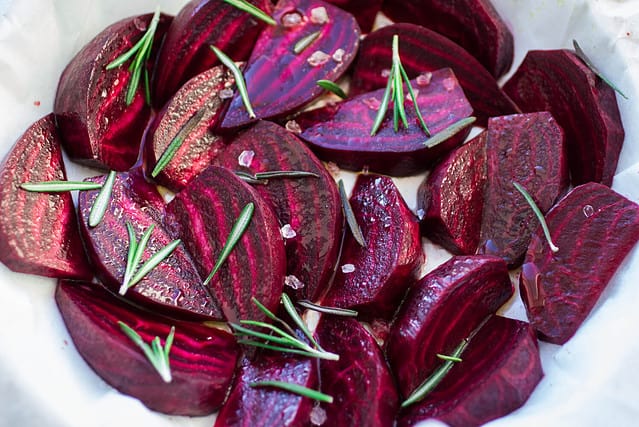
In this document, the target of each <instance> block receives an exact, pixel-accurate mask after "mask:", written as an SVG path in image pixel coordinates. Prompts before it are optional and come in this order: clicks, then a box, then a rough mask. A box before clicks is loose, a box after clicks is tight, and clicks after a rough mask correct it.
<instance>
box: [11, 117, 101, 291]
mask: <svg viewBox="0 0 639 427" xmlns="http://www.w3.org/2000/svg"><path fill="white" fill-rule="evenodd" d="M54 180H66V172H65V169H64V163H63V161H62V150H61V149H60V137H59V136H58V131H57V129H56V127H55V122H54V118H53V115H52V114H49V115H47V116H44V117H42V118H41V119H39V120H38V121H36V122H35V123H33V124H32V125H31V126H30V127H29V129H27V130H26V131H25V133H24V134H23V135H22V136H20V138H18V140H17V141H16V143H15V145H14V146H13V147H12V148H11V150H10V151H9V152H8V153H7V156H6V157H5V158H4V160H3V161H2V163H1V164H0V261H1V262H2V263H3V264H4V265H6V266H7V267H8V268H9V269H10V270H12V271H17V272H19V273H28V274H38V275H41V276H47V277H58V278H70V279H87V280H90V279H91V278H92V277H93V273H92V272H91V269H90V268H89V265H88V263H87V260H86V257H85V255H84V248H83V247H82V241H81V240H80V233H79V232H78V227H77V219H76V215H75V210H74V207H73V200H72V199H71V194H70V193H68V192H65V193H34V192H28V191H26V190H23V189H21V188H20V185H21V184H22V183H25V182H39V181H54Z"/></svg>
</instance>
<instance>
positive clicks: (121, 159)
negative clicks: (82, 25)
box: [53, 14, 171, 171]
mask: <svg viewBox="0 0 639 427" xmlns="http://www.w3.org/2000/svg"><path fill="white" fill-rule="evenodd" d="M150 21H151V15H150V14H149V15H140V16H137V17H132V18H127V19H124V20H122V21H118V22H116V23H115V24H113V25H111V26H109V27H107V28H106V29H104V30H103V31H102V32H101V33H100V34H98V35H97V36H96V37H95V38H94V39H93V40H91V41H90V42H89V43H88V44H86V45H85V46H84V47H83V48H82V50H80V52H78V54H77V55H76V56H75V57H74V58H73V59H72V60H71V62H69V64H68V65H67V67H66V68H65V69H64V71H63V72H62V76H61V77H60V82H59V83H58V90H57V93H56V97H55V105H54V107H53V112H54V113H55V116H56V121H57V123H58V126H59V128H60V134H61V136H62V142H63V145H64V148H65V149H66V151H67V153H68V154H69V156H70V157H71V158H72V159H73V160H75V161H78V162H80V163H84V164H86V165H89V166H93V167H98V168H104V169H113V170H118V171H125V170H127V169H129V168H130V167H131V166H133V165H134V164H135V162H136V161H137V158H138V152H139V151H140V141H141V140H142V135H143V133H144V130H145V128H146V126H147V122H148V121H149V118H150V116H151V109H150V108H149V107H148V106H147V105H146V101H145V99H144V89H143V87H144V77H142V78H141V79H140V85H139V86H138V89H137V91H136V94H135V97H134V98H133V102H132V103H131V105H128V106H127V105H126V93H127V89H128V87H129V82H130V80H131V77H132V72H131V71H129V64H131V61H132V60H129V61H127V62H126V63H125V64H123V65H121V66H119V67H117V68H114V69H112V70H106V66H107V65H108V64H109V63H111V62H112V61H114V60H115V59H117V58H118V57H119V56H120V55H122V54H124V53H126V52H127V51H128V50H129V49H131V47H133V45H135V43H137V42H138V40H139V39H140V38H142V36H143V35H144V33H145V32H146V29H147V27H148V25H149V23H150ZM170 21H171V17H169V16H167V15H161V17H160V22H159V24H158V27H157V30H156V32H155V38H154V41H153V51H154V52H155V51H156V50H157V46H159V45H160V42H161V40H162V37H163V36H164V33H165V31H166V29H167V27H168V26H169V23H170ZM151 58H155V56H154V53H153V54H152V55H151Z"/></svg>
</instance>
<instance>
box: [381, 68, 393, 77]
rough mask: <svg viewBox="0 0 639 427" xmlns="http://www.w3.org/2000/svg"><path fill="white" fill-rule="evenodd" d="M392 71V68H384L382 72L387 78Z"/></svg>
mask: <svg viewBox="0 0 639 427" xmlns="http://www.w3.org/2000/svg"><path fill="white" fill-rule="evenodd" d="M390 72H391V70H390V68H384V69H383V70H382V72H381V73H380V74H381V76H382V77H384V78H385V79H386V78H388V76H390Z"/></svg>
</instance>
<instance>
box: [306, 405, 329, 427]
mask: <svg viewBox="0 0 639 427" xmlns="http://www.w3.org/2000/svg"><path fill="white" fill-rule="evenodd" d="M310 419H311V424H313V425H314V426H321V425H322V424H324V423H325V422H326V419H327V416H326V411H325V410H324V409H323V408H322V407H321V406H314V407H313V409H311V416H310Z"/></svg>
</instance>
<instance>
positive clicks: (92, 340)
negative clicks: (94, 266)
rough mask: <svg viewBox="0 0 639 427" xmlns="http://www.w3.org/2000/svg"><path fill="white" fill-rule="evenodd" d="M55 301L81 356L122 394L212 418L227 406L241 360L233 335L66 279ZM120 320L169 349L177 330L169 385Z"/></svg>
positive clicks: (170, 411)
mask: <svg viewBox="0 0 639 427" xmlns="http://www.w3.org/2000/svg"><path fill="white" fill-rule="evenodd" d="M55 299H56V303H57V305H58V308H59V310H60V313H61V314H62V318H63V320H64V323H65V325H66V327H67V329H68V331H69V334H70V335H71V338H72V339H73V343H74V344H75V347H76V349H77V350H78V352H79V353H80V355H81V356H82V358H83V359H84V360H85V361H86V362H87V363H88V364H89V365H90V366H91V368H92V369H93V370H94V371H95V372H96V373H97V374H98V375H99V376H100V377H101V378H102V379H103V380H104V381H106V382H107V383H109V384H110V385H112V386H113V387H115V388H116V389H118V390H119V391H120V392H122V393H124V394H127V395H130V396H133V397H135V398H137V399H140V400H141V401H142V403H144V404H145V405H146V406H147V407H148V408H150V409H152V410H154V411H158V412H162V413H165V414H172V415H188V416H200V415H207V414H211V413H213V412H215V411H216V410H217V409H218V408H219V407H220V406H221V405H222V403H223V402H224V399H225V397H226V393H227V391H228V388H229V386H230V384H231V380H232V378H233V372H234V370H235V365H236V362H237V359H238V356H239V348H238V346H237V344H236V342H235V338H234V337H233V335H231V334H229V333H228V332H224V331H222V330H220V329H216V328H209V327H205V326H201V325H200V324H195V323H186V322H179V321H174V320H170V319H167V318H163V317H158V316H155V315H153V314H150V313H147V312H143V311H140V310H135V309H133V308H131V307H130V306H126V305H125V303H123V302H122V301H119V300H118V299H117V298H115V297H113V296H112V295H111V294H109V293H108V292H107V291H106V290H104V289H103V288H101V287H100V286H99V285H96V284H93V283H79V282H75V283H73V282H66V281H61V282H60V283H59V285H58V287H57V289H56V293H55ZM118 321H122V322H124V323H126V324H127V325H128V326H130V327H131V328H132V329H133V330H135V331H136V332H137V333H138V334H140V336H141V337H142V339H143V341H144V342H146V343H147V344H149V345H150V343H151V341H152V340H153V339H154V338H155V337H156V336H158V337H160V340H161V342H162V345H164V343H165V339H166V337H167V336H168V334H169V332H170V330H171V326H175V337H174V341H173V345H172V347H171V349H170V352H169V365H170V367H171V376H172V381H171V382H170V383H165V382H164V380H163V379H162V378H161V377H160V375H159V373H158V371H157V370H156V369H155V368H154V367H153V365H152V364H151V363H150V362H149V360H148V359H147V358H146V356H145V355H144V353H143V352H142V350H141V349H140V348H139V347H138V346H137V345H136V344H135V343H134V342H133V341H132V340H131V339H130V338H129V337H128V336H127V335H125V334H124V332H122V330H121V329H120V326H119V325H118Z"/></svg>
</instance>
